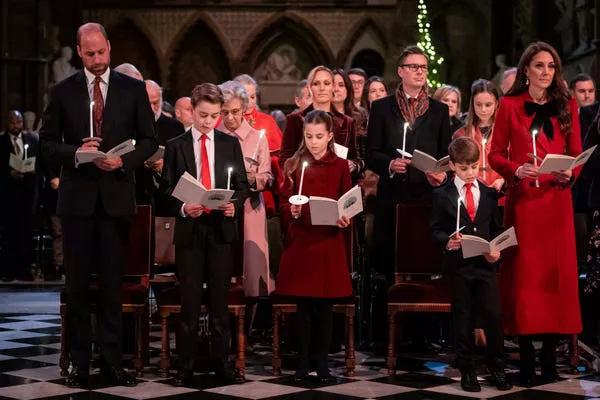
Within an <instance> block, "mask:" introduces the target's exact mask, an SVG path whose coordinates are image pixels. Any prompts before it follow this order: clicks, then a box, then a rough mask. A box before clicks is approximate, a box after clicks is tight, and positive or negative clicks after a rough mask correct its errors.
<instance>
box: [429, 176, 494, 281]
mask: <svg viewBox="0 0 600 400" xmlns="http://www.w3.org/2000/svg"><path fill="white" fill-rule="evenodd" d="M479 191H480V194H481V196H480V198H479V205H478V207H477V212H476V214H475V221H471V218H470V217H469V214H468V212H467V208H466V207H465V205H464V204H462V205H461V210H460V226H461V227H462V226H464V227H465V229H463V230H462V231H461V233H462V234H463V235H473V236H479V237H481V238H483V239H485V240H487V241H490V240H492V239H494V238H495V237H496V236H498V235H499V234H501V233H502V223H501V220H500V211H499V208H498V193H497V192H496V190H495V189H492V188H489V187H487V186H485V185H483V184H481V183H479ZM457 198H458V190H457V189H456V185H454V179H450V180H448V182H447V183H446V184H444V185H443V186H441V187H439V188H437V189H435V190H434V191H433V194H432V204H433V208H432V212H431V233H432V235H433V239H434V240H435V241H436V243H438V244H439V245H440V247H441V248H442V249H445V248H446V245H447V244H448V240H449V239H450V234H451V233H453V232H454V231H455V230H456V199H457ZM444 253H445V255H446V257H445V266H446V267H447V268H448V270H451V269H456V268H460V267H462V266H467V265H471V264H477V265H482V266H485V265H489V263H488V262H487V261H486V260H485V258H484V257H483V256H479V257H473V258H469V259H467V260H465V259H463V257H462V251H461V250H459V251H445V250H444Z"/></svg>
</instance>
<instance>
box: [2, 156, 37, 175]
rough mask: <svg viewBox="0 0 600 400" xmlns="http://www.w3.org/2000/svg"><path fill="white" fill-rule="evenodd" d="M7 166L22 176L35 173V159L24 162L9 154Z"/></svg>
mask: <svg viewBox="0 0 600 400" xmlns="http://www.w3.org/2000/svg"><path fill="white" fill-rule="evenodd" d="M8 166H9V167H11V168H12V169H14V170H16V171H19V172H20V173H22V174H27V173H31V172H35V157H28V158H27V159H25V160H24V159H22V158H21V157H18V156H16V155H14V154H12V153H11V155H10V158H9V159H8Z"/></svg>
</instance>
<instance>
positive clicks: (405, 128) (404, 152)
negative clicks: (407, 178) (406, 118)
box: [402, 122, 408, 158]
mask: <svg viewBox="0 0 600 400" xmlns="http://www.w3.org/2000/svg"><path fill="white" fill-rule="evenodd" d="M407 129H408V122H405V123H404V135H403V138H402V158H404V155H405V154H406V130H407Z"/></svg>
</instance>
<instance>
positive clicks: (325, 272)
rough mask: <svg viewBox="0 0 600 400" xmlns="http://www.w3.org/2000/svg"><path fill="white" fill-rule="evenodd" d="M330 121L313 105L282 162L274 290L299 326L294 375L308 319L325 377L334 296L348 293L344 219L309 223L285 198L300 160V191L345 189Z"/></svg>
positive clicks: (303, 353)
mask: <svg viewBox="0 0 600 400" xmlns="http://www.w3.org/2000/svg"><path fill="white" fill-rule="evenodd" d="M333 143H334V142H333V121H332V118H331V116H329V114H328V113H327V112H325V111H321V110H314V111H311V112H309V113H308V114H307V115H306V117H305V118H304V139H303V140H302V142H301V143H300V148H299V149H298V151H296V153H295V154H294V155H293V157H291V158H290V159H288V160H287V161H286V163H285V165H284V170H283V175H284V183H283V184H282V188H281V219H282V226H283V228H282V230H283V234H284V248H283V254H282V255H281V262H280V265H279V275H278V277H277V293H278V294H281V295H286V296H294V297H296V298H297V305H298V308H297V316H296V318H297V323H298V326H299V329H300V332H299V333H300V338H301V339H300V341H301V343H300V363H299V366H298V369H297V371H296V379H297V380H303V379H306V378H307V376H308V372H309V347H310V338H311V330H310V328H311V324H312V325H313V327H314V328H315V329H317V330H318V334H317V337H318V342H317V375H318V377H319V378H320V379H321V380H324V381H327V380H328V379H329V377H330V375H329V369H328V368H327V353H328V350H329V346H330V343H331V334H332V330H333V308H332V306H333V303H334V299H339V298H342V297H348V296H350V295H352V288H351V284H350V277H349V271H348V262H347V259H346V250H345V246H344V236H343V234H342V229H344V228H347V227H348V226H349V225H350V221H349V219H348V218H346V217H343V218H341V219H339V220H338V221H337V227H336V226H314V225H312V224H311V218H310V206H309V205H308V204H305V205H302V206H296V205H292V204H290V203H289V201H288V199H289V198H290V196H292V195H294V194H296V193H298V189H299V188H298V185H299V182H300V177H301V170H302V167H301V165H302V163H303V162H304V161H307V162H308V167H306V169H305V172H304V181H303V185H302V194H306V195H307V196H322V197H328V198H330V199H336V200H337V199H338V198H339V197H340V196H342V195H343V194H344V193H346V192H347V191H348V190H350V188H351V180H350V170H349V169H348V163H347V161H346V160H344V159H341V158H339V157H337V156H336V155H335V152H334V147H333Z"/></svg>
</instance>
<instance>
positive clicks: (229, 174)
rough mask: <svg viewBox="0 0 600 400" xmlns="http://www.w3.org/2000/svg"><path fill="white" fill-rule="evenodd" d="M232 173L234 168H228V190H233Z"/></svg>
mask: <svg viewBox="0 0 600 400" xmlns="http://www.w3.org/2000/svg"><path fill="white" fill-rule="evenodd" d="M231 171H233V167H229V168H227V190H231Z"/></svg>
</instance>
